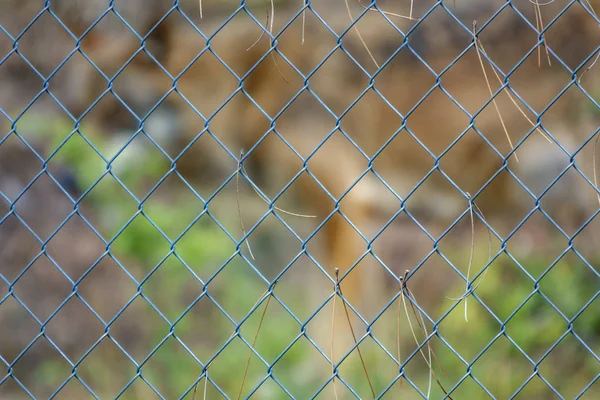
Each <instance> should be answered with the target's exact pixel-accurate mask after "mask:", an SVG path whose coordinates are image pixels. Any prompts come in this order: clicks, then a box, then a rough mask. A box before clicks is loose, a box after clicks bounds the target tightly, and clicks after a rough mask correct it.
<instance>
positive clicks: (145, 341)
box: [86, 289, 169, 365]
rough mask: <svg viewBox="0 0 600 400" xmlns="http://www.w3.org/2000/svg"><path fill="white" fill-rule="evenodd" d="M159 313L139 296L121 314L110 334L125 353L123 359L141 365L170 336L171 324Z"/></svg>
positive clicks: (113, 324)
mask: <svg viewBox="0 0 600 400" xmlns="http://www.w3.org/2000/svg"><path fill="white" fill-rule="evenodd" d="M142 291H143V289H142ZM159 312H160V310H159V311H157V310H156V306H153V305H151V304H150V303H149V301H148V300H146V299H145V298H144V297H141V296H138V297H137V298H135V299H134V300H133V301H132V302H130V303H128V305H127V308H124V309H123V310H122V312H121V313H119V315H118V316H117V318H116V320H114V322H113V323H112V324H111V326H110V334H111V338H112V339H113V340H114V341H115V342H116V343H118V344H119V347H120V348H121V349H122V351H124V352H125V353H122V354H123V357H125V356H126V355H128V356H129V357H131V358H132V359H133V360H135V362H137V363H140V362H142V361H143V360H145V359H146V358H147V357H148V356H150V354H151V352H152V351H153V350H154V348H155V347H156V346H158V345H159V344H160V343H161V342H162V341H163V339H164V338H165V337H166V336H167V335H168V333H169V323H168V322H167V321H165V320H164V317H163V316H161V315H160V314H159ZM140 321H152V324H151V325H145V324H144V325H142V324H140ZM102 353H104V351H103V352H102ZM88 357H89V356H88ZM86 359H87V357H86ZM106 361H107V362H108V361H110V360H106ZM132 365H133V364H132Z"/></svg>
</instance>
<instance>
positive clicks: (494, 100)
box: [473, 21, 519, 162]
mask: <svg viewBox="0 0 600 400" xmlns="http://www.w3.org/2000/svg"><path fill="white" fill-rule="evenodd" d="M473 41H474V42H475V51H476V52H477V58H479V64H480V65H481V70H482V71H483V76H484V78H485V82H486V84H487V87H488V89H489V91H490V96H493V95H494V91H493V90H492V86H491V85H490V80H489V79H488V77H487V72H485V65H483V60H482V59H481V54H480V53H479V43H478V42H479V40H478V39H477V22H476V21H473ZM492 102H493V103H494V108H495V109H496V113H497V114H498V118H500V123H501V124H502V129H504V133H505V134H506V138H507V139H508V144H510V148H511V150H513V153H514V155H515V160H517V162H519V157H517V153H516V152H515V151H514V150H515V146H513V143H512V140H511V139H510V135H509V134H508V130H507V129H506V125H505V124H504V119H503V118H502V114H500V109H499V108H498V104H496V99H495V98H493V99H492Z"/></svg>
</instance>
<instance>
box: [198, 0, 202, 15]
mask: <svg viewBox="0 0 600 400" xmlns="http://www.w3.org/2000/svg"><path fill="white" fill-rule="evenodd" d="M198 6H199V7H200V19H202V0H198Z"/></svg>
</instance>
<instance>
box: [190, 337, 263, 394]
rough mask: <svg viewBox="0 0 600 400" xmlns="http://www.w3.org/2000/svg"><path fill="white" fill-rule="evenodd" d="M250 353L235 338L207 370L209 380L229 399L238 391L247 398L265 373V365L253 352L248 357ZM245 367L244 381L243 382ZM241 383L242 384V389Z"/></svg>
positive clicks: (244, 345) (242, 343)
mask: <svg viewBox="0 0 600 400" xmlns="http://www.w3.org/2000/svg"><path fill="white" fill-rule="evenodd" d="M250 344H252V342H250ZM250 351H251V350H250V348H249V347H248V346H247V345H246V344H245V343H244V342H242V340H241V339H239V338H235V339H233V341H231V342H230V343H229V344H228V345H227V347H225V349H223V351H222V352H221V353H219V355H218V356H217V357H216V358H215V359H214V360H213V361H212V363H211V364H210V368H209V369H208V376H209V378H210V380H212V382H214V383H215V384H216V385H217V386H218V387H219V388H220V389H221V390H222V391H223V392H225V394H226V395H227V396H228V397H229V398H231V397H234V396H235V397H237V395H238V393H240V391H241V392H242V396H248V394H249V393H250V392H251V391H252V390H253V389H254V388H255V387H256V386H257V385H258V384H259V383H260V382H261V381H262V379H263V378H264V377H265V375H266V373H267V367H266V366H265V364H263V362H262V361H261V360H260V359H259V358H258V357H257V356H256V355H255V354H254V352H253V353H252V355H250V354H251V353H250ZM248 358H250V364H248V362H247V361H248ZM247 365H248V370H247V373H246V380H245V381H243V376H244V371H245V370H246V366H247ZM232 378H233V379H232ZM242 382H244V387H243V388H242ZM199 389H200V388H199Z"/></svg>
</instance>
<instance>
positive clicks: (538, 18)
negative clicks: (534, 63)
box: [529, 0, 552, 68]
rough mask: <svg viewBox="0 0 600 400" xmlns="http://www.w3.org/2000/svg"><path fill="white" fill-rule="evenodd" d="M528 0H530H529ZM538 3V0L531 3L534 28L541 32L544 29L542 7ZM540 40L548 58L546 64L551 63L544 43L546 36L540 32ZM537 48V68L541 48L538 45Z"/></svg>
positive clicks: (540, 59)
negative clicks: (533, 14)
mask: <svg viewBox="0 0 600 400" xmlns="http://www.w3.org/2000/svg"><path fill="white" fill-rule="evenodd" d="M529 2H531V0H529ZM548 4H551V3H546V4H544V5H548ZM540 5H541V4H540V3H539V0H535V3H534V5H533V11H534V13H535V27H536V29H537V30H538V31H539V32H541V31H543V30H544V20H543V19H542V8H541V7H540ZM542 40H543V42H544V49H545V50H546V58H547V59H548V65H550V66H551V65H552V62H551V61H550V53H549V52H548V46H547V45H546V38H545V37H544V34H542ZM537 50H538V68H541V67H542V49H541V48H540V46H538V48H537Z"/></svg>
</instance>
